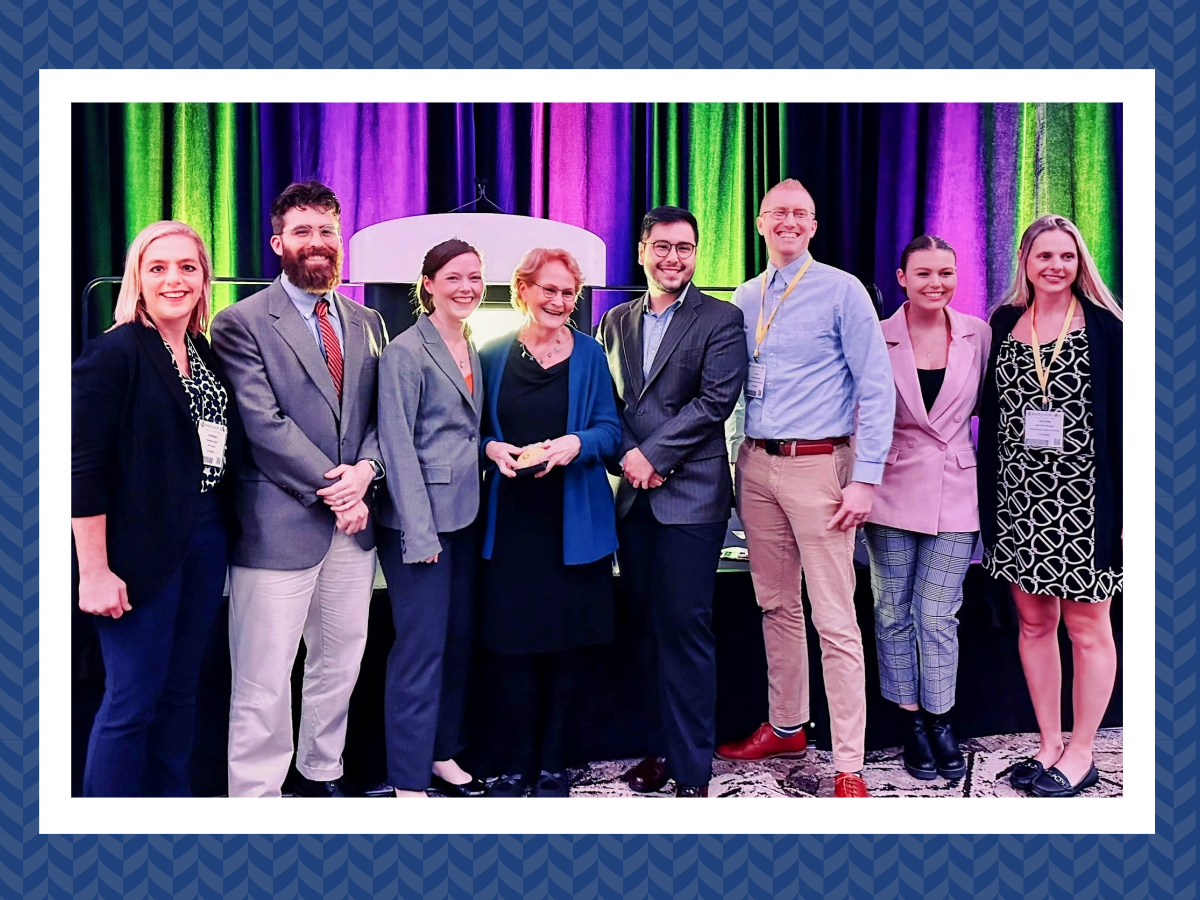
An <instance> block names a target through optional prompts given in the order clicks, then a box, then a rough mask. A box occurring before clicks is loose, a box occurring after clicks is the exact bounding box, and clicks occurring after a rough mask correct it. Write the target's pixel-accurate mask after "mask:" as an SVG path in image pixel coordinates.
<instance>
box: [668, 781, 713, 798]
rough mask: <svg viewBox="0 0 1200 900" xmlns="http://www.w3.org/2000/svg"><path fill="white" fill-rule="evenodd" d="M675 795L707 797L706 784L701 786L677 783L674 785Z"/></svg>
mask: <svg viewBox="0 0 1200 900" xmlns="http://www.w3.org/2000/svg"><path fill="white" fill-rule="evenodd" d="M675 796H676V797H707V796H708V785H707V784H706V785H704V786H703V787H701V786H700V785H696V784H677V785H675Z"/></svg>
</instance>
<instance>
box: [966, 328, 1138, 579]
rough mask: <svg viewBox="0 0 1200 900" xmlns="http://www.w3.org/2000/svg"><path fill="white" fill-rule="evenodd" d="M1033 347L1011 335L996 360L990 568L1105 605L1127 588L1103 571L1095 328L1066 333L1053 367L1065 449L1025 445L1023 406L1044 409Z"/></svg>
mask: <svg viewBox="0 0 1200 900" xmlns="http://www.w3.org/2000/svg"><path fill="white" fill-rule="evenodd" d="M1033 352H1034V351H1033V348H1032V347H1031V346H1029V345H1028V344H1025V343H1022V342H1021V341H1018V340H1017V339H1016V338H1014V337H1013V336H1012V335H1011V334H1009V335H1008V337H1007V338H1005V340H1004V343H1003V345H1002V346H1001V348H1000V353H999V356H998V357H997V359H996V387H997V389H998V395H999V400H1000V434H999V436H998V437H999V441H998V444H999V448H998V449H999V472H998V473H997V474H998V477H997V479H996V490H997V497H996V501H997V502H996V543H995V545H994V546H992V547H990V548H988V550H987V552H985V554H984V558H983V566H984V569H985V570H986V571H987V572H988V574H990V575H992V576H993V577H995V578H1000V579H1003V580H1005V581H1008V582H1011V583H1013V584H1015V585H1017V586H1018V587H1019V588H1021V590H1023V591H1025V592H1027V593H1030V594H1049V595H1053V596H1056V597H1064V598H1067V599H1069V600H1079V601H1082V602H1085V603H1099V602H1101V601H1103V600H1107V599H1108V598H1109V597H1111V596H1112V595H1113V593H1114V592H1116V591H1118V590H1120V588H1121V575H1122V573H1121V570H1120V569H1115V570H1114V569H1101V570H1097V569H1096V568H1095V556H1096V537H1095V535H1096V458H1095V450H1094V441H1093V434H1092V382H1091V369H1090V363H1089V354H1088V338H1087V331H1086V329H1081V330H1078V331H1074V332H1071V333H1070V334H1068V335H1067V337H1066V340H1064V341H1063V346H1062V352H1061V353H1060V354H1059V357H1058V359H1057V360H1056V361H1055V363H1054V368H1053V369H1052V370H1051V371H1050V403H1051V409H1055V410H1062V412H1063V414H1064V415H1063V420H1064V424H1063V448H1062V449H1061V450H1057V449H1049V448H1040V447H1026V446H1025V410H1027V409H1035V410H1036V409H1041V408H1042V389H1041V386H1040V385H1039V384H1038V379H1037V372H1036V369H1035V367H1034V364H1033ZM1053 352H1054V344H1053V342H1051V343H1049V344H1043V345H1042V362H1043V364H1049V362H1050V357H1051V354H1052V353H1053Z"/></svg>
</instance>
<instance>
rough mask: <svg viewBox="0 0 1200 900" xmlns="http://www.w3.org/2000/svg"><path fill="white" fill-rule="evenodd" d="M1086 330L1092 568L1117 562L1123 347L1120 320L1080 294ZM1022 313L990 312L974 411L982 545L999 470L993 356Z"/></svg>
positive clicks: (988, 542) (1009, 309) (1012, 309)
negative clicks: (1092, 464)
mask: <svg viewBox="0 0 1200 900" xmlns="http://www.w3.org/2000/svg"><path fill="white" fill-rule="evenodd" d="M1080 306H1081V307H1082V309H1083V318H1084V323H1085V327H1086V328H1087V338H1088V354H1089V357H1090V362H1091V373H1090V374H1091V380H1092V425H1093V428H1094V429H1095V432H1094V435H1093V437H1094V440H1095V453H1096V558H1095V560H1094V561H1093V565H1094V566H1095V568H1097V569H1115V568H1118V567H1119V566H1121V564H1122V559H1123V554H1122V544H1121V527H1122V524H1123V522H1124V514H1123V508H1122V498H1121V491H1122V472H1121V466H1122V459H1123V453H1122V441H1121V434H1122V428H1123V427H1124V415H1123V407H1122V393H1121V392H1122V378H1123V369H1124V365H1123V359H1124V348H1123V338H1122V326H1121V320H1120V319H1118V318H1117V317H1116V316H1114V315H1113V314H1112V313H1110V312H1109V311H1108V310H1106V309H1104V308H1103V307H1100V306H1097V305H1096V304H1094V303H1092V302H1090V301H1088V300H1084V299H1083V298H1080ZM1024 312H1025V309H1024V308H1023V307H1019V306H1012V305H1007V304H1006V305H1004V306H1001V307H1000V308H999V309H997V310H996V311H995V312H994V313H992V317H991V321H990V324H991V326H992V350H991V354H990V356H989V358H988V367H987V374H986V376H985V377H984V382H983V397H982V400H981V403H980V411H979V452H978V467H977V469H976V473H977V477H978V483H979V530H980V535H981V537H982V538H983V544H984V547H992V546H994V545H995V543H996V531H997V529H996V502H997V499H996V498H997V493H996V478H997V473H998V471H999V439H1000V399H999V395H998V390H997V387H996V360H997V357H998V356H999V354H1000V348H1001V347H1002V346H1003V344H1004V339H1005V338H1006V337H1008V335H1009V334H1011V333H1012V330H1013V326H1015V325H1016V324H1017V320H1018V319H1019V318H1021V315H1022V313H1024Z"/></svg>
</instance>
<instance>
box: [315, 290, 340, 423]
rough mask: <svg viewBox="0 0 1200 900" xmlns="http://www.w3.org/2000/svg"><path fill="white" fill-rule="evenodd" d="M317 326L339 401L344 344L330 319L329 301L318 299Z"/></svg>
mask: <svg viewBox="0 0 1200 900" xmlns="http://www.w3.org/2000/svg"><path fill="white" fill-rule="evenodd" d="M317 328H319V329H320V331H321V343H322V344H323V345H324V347H325V365H327V366H329V377H330V378H332V379H333V388H334V390H335V391H337V395H338V402H339V403H340V402H341V399H342V346H341V344H339V343H338V339H337V332H336V331H334V330H333V323H332V322H330V321H329V301H328V300H318V301H317Z"/></svg>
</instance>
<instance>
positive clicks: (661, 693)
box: [598, 285, 747, 785]
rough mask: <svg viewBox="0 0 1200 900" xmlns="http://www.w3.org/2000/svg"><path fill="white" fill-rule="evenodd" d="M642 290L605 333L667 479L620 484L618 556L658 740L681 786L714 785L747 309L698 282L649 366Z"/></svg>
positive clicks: (625, 417)
mask: <svg viewBox="0 0 1200 900" xmlns="http://www.w3.org/2000/svg"><path fill="white" fill-rule="evenodd" d="M644 303H645V298H638V299H637V300H632V301H630V302H628V303H623V304H621V305H620V306H618V307H616V308H614V309H612V310H609V312H608V313H606V314H605V316H604V318H603V319H602V320H601V322H600V330H599V335H598V336H599V339H600V342H601V343H602V344H603V345H604V350H605V353H606V354H607V356H608V366H609V371H610V372H611V373H612V378H613V383H614V386H615V391H616V395H617V409H618V411H619V412H620V414H621V421H622V449H621V457H622V458H623V457H624V455H625V453H627V452H628V451H629V450H630V449H632V448H633V447H638V448H640V449H641V451H642V453H643V454H644V455H645V457H646V459H648V460H649V461H650V464H651V465H653V466H654V469H655V471H657V472H658V473H659V474H660V475H662V476H663V477H664V479H665V481H664V483H663V485H662V486H661V487H658V488H651V489H648V490H635V489H634V488H633V487H632V486H631V485H630V484H629V482H628V481H626V480H625V479H624V478H622V479H621V483H620V485H619V486H618V488H617V516H618V523H617V529H618V534H619V535H620V544H621V546H620V550H618V557H619V560H620V563H621V574H622V578H624V579H627V584H628V586H629V587H628V591H629V596H630V598H631V600H632V609H633V614H634V616H635V620H636V619H637V617H641V621H640V622H639V623H638V627H639V629H640V635H639V636H640V638H641V648H642V674H643V681H644V684H645V685H646V696H645V704H646V709H647V715H648V720H649V721H648V725H649V731H650V745H651V746H650V749H651V751H652V752H653V753H654V754H656V755H664V756H666V757H667V766H668V771H669V772H670V773H671V775H672V777H674V779H675V781H676V782H677V783H679V784H686V785H706V784H708V781H709V778H710V775H711V770H712V754H713V749H714V740H715V734H714V732H715V714H716V644H715V640H714V638H713V633H712V595H713V587H714V583H715V579H716V569H717V560H718V557H719V555H720V551H721V544H722V543H723V540H724V537H725V527H726V523H727V522H728V520H729V513H730V509H731V506H732V484H731V479H730V474H729V457H728V455H727V453H726V449H725V420H726V419H727V418H728V417H729V414H730V413H731V412H732V411H733V407H734V405H735V404H736V403H737V398H738V394H739V392H740V391H741V389H742V384H743V383H744V381H745V379H746V365H747V359H746V341H745V332H744V326H743V319H742V312H741V310H739V309H738V308H737V307H736V306H734V305H733V304H731V303H725V302H723V301H721V300H718V299H716V298H715V297H709V296H707V295H706V294H702V293H701V292H700V290H699V289H698V288H697V287H695V285H689V286H688V288H687V290H686V292H685V294H684V297H683V303H682V304H681V305H680V307H679V308H678V309H677V310H675V312H674V313H673V315H672V318H671V322H670V324H669V325H668V327H667V331H666V334H665V335H664V336H663V339H662V343H661V344H660V345H659V348H658V352H657V353H656V354H655V356H654V363H653V365H652V366H651V368H650V371H649V373H648V374H646V375H645V376H643V374H642V369H643V365H642V358H643V357H642V338H643V333H642V327H643V318H642V317H643V309H644Z"/></svg>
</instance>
